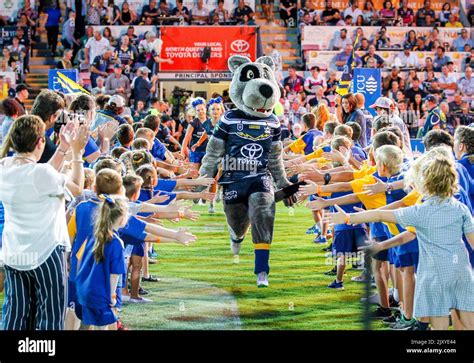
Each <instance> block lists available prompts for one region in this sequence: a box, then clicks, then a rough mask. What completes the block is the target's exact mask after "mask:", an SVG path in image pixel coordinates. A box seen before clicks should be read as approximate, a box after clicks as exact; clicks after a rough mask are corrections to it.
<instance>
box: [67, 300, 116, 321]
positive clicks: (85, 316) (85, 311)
mask: <svg viewBox="0 0 474 363" xmlns="http://www.w3.org/2000/svg"><path fill="white" fill-rule="evenodd" d="M75 313H76V316H77V317H78V318H79V320H80V321H81V322H82V323H83V324H85V325H95V326H105V325H110V324H113V323H115V322H116V321H117V317H116V316H115V314H114V312H113V310H112V308H111V307H107V308H103V309H93V308H88V307H85V306H82V305H79V304H76V307H75Z"/></svg>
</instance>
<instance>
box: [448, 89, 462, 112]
mask: <svg viewBox="0 0 474 363" xmlns="http://www.w3.org/2000/svg"><path fill="white" fill-rule="evenodd" d="M462 96H463V93H462V92H461V91H457V92H456V93H455V94H454V98H453V100H452V101H451V102H449V103H448V106H449V110H450V113H451V115H453V116H454V114H455V113H459V112H462V104H463V101H462Z"/></svg>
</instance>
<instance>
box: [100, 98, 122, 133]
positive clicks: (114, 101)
mask: <svg viewBox="0 0 474 363" xmlns="http://www.w3.org/2000/svg"><path fill="white" fill-rule="evenodd" d="M125 107H126V104H125V101H124V100H123V98H122V96H119V95H113V96H112V97H110V98H109V100H108V101H107V103H106V104H105V107H104V109H103V110H99V111H97V113H96V115H95V119H94V121H93V122H92V125H91V130H92V131H94V130H95V129H97V128H98V127H99V126H101V125H104V124H106V123H108V122H111V121H116V122H118V124H119V125H123V124H126V123H127V121H126V120H125V119H124V118H123V117H122V116H120V115H122V114H123V112H124V108H125Z"/></svg>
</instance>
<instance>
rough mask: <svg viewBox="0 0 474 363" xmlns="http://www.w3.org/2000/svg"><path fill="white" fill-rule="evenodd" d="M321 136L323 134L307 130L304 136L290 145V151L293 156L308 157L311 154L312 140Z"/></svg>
mask: <svg viewBox="0 0 474 363" xmlns="http://www.w3.org/2000/svg"><path fill="white" fill-rule="evenodd" d="M322 135H323V133H322V132H321V131H319V130H318V129H311V130H308V132H307V133H306V134H304V135H303V136H301V137H300V138H299V139H297V140H295V141H293V142H292V143H291V144H290V150H291V151H293V152H294V153H295V154H303V155H309V154H311V153H312V152H313V144H314V139H315V138H317V137H318V136H322Z"/></svg>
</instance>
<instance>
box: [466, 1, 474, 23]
mask: <svg viewBox="0 0 474 363" xmlns="http://www.w3.org/2000/svg"><path fill="white" fill-rule="evenodd" d="M467 21H469V24H470V25H471V27H473V26H474V5H473V4H472V3H471V6H470V8H469V12H468V13H467Z"/></svg>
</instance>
